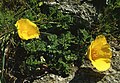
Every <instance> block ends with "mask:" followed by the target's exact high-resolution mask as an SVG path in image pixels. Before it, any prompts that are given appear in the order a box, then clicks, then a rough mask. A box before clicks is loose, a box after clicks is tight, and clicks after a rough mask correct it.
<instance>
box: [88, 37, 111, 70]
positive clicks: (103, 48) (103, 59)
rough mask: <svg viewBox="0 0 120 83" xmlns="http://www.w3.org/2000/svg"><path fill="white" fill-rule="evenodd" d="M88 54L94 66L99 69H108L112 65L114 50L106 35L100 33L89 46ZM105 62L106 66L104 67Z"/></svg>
mask: <svg viewBox="0 0 120 83" xmlns="http://www.w3.org/2000/svg"><path fill="white" fill-rule="evenodd" d="M87 55H88V58H89V60H90V61H91V62H92V64H93V66H94V67H95V68H96V69H97V70H98V71H106V70H107V69H109V67H110V59H111V57H112V52H111V50H110V45H109V44H108V43H107V41H106V38H105V36H104V35H99V36H97V37H96V39H95V40H94V41H92V42H91V45H90V46H89V48H88V51H87ZM103 63H104V64H105V65H106V67H104V66H103V67H102V65H103Z"/></svg>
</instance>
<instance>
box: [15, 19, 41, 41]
mask: <svg viewBox="0 0 120 83" xmlns="http://www.w3.org/2000/svg"><path fill="white" fill-rule="evenodd" d="M15 26H16V27H17V30H18V35H19V37H20V38H21V39H25V40H28V39H33V38H39V35H40V32H39V29H38V27H37V25H36V24H34V23H33V22H31V21H30V20H29V19H20V20H18V21H17V22H16V24H15Z"/></svg>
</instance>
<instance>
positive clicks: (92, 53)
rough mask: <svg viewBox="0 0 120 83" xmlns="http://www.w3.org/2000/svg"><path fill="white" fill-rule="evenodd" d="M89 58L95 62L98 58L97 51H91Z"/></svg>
mask: <svg viewBox="0 0 120 83" xmlns="http://www.w3.org/2000/svg"><path fill="white" fill-rule="evenodd" d="M91 57H92V60H96V59H97V58H98V53H97V49H92V50H91Z"/></svg>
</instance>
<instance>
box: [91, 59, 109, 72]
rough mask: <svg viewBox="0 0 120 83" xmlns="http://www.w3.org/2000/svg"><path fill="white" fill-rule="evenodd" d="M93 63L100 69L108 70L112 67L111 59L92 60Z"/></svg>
mask: <svg viewBox="0 0 120 83" xmlns="http://www.w3.org/2000/svg"><path fill="white" fill-rule="evenodd" d="M92 64H93V66H94V67H95V68H96V69H97V70H98V71H106V70H108V69H109V68H110V59H104V58H100V59H97V60H95V61H92Z"/></svg>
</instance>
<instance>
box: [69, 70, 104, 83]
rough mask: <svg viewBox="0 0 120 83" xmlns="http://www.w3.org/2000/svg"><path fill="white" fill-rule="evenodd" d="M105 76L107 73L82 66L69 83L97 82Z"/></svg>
mask: <svg viewBox="0 0 120 83" xmlns="http://www.w3.org/2000/svg"><path fill="white" fill-rule="evenodd" d="M104 76H105V74H101V73H98V72H95V71H93V70H92V69H90V68H80V69H79V70H77V71H76V73H75V77H74V78H73V79H72V80H71V81H70V82H69V83H96V82H98V81H99V80H101V79H102V78H103V77H104Z"/></svg>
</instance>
